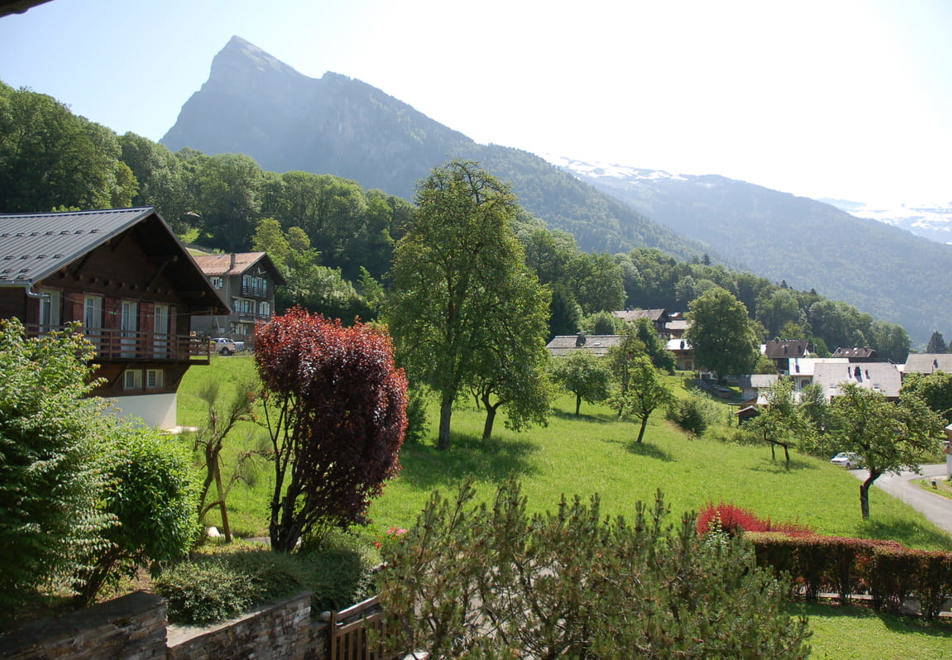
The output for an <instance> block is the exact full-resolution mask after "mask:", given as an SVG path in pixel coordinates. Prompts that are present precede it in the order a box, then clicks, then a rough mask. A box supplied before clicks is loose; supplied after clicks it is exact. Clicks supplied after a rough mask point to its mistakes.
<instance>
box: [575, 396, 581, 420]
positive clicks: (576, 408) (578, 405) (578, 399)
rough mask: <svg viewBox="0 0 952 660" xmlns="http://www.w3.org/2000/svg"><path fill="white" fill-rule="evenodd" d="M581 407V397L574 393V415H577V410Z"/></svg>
mask: <svg viewBox="0 0 952 660" xmlns="http://www.w3.org/2000/svg"><path fill="white" fill-rule="evenodd" d="M581 407H582V397H580V396H579V395H577V394H576V395H575V416H576V417H578V411H579V409H580V408H581Z"/></svg>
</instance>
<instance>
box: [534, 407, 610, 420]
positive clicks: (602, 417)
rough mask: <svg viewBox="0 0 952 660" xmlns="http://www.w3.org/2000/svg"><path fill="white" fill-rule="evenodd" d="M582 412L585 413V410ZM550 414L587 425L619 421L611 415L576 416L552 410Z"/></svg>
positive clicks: (572, 413)
mask: <svg viewBox="0 0 952 660" xmlns="http://www.w3.org/2000/svg"><path fill="white" fill-rule="evenodd" d="M582 410H583V411H584V408H583V409H582ZM549 414H550V415H551V416H552V417H558V418H559V419H564V420H566V421H569V422H585V423H586V424H611V423H612V422H617V421H618V418H617V417H614V416H611V415H586V414H585V412H582V413H580V414H579V415H578V416H576V415H575V413H574V412H568V411H565V410H552V411H551V412H550V413H549Z"/></svg>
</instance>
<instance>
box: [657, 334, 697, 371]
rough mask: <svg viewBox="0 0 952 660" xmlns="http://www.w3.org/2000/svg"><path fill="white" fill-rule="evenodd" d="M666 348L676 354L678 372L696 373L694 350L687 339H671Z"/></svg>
mask: <svg viewBox="0 0 952 660" xmlns="http://www.w3.org/2000/svg"><path fill="white" fill-rule="evenodd" d="M664 347H665V348H666V349H667V350H669V351H671V352H672V353H674V358H675V361H676V362H677V369H678V371H694V348H693V347H692V346H691V343H690V342H689V341H688V340H686V339H676V338H671V339H669V340H668V341H667V342H666V343H665V345H664Z"/></svg>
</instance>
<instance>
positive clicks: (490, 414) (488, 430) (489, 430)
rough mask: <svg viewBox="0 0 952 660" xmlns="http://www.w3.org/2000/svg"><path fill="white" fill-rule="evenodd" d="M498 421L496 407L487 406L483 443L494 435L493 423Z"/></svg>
mask: <svg viewBox="0 0 952 660" xmlns="http://www.w3.org/2000/svg"><path fill="white" fill-rule="evenodd" d="M495 421H496V406H486V423H485V424H483V441H484V442H485V441H486V440H489V439H490V438H491V437H492V435H493V422H495Z"/></svg>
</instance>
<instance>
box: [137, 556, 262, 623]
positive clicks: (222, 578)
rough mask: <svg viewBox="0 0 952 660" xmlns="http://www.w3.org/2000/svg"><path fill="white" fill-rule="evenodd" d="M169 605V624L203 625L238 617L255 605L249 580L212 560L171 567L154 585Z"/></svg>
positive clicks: (254, 595)
mask: <svg viewBox="0 0 952 660" xmlns="http://www.w3.org/2000/svg"><path fill="white" fill-rule="evenodd" d="M154 586H155V593H157V594H158V595H159V596H162V597H163V598H165V599H166V600H167V601H168V608H169V610H168V611H169V621H170V622H172V623H184V624H192V625H204V624H208V623H214V622H218V621H224V620H225V619H230V618H232V617H235V616H238V615H239V614H241V613H242V612H244V611H246V610H247V609H249V608H250V607H251V606H252V604H253V603H254V601H255V599H256V596H257V590H256V588H255V584H254V582H253V580H252V579H251V577H250V576H249V575H248V574H246V573H244V572H241V571H239V570H235V569H233V568H232V567H231V566H229V565H228V564H227V563H225V562H223V561H221V560H218V559H215V560H206V561H200V562H187V563H181V564H177V565H175V566H173V567H172V568H170V569H169V570H168V571H166V572H165V573H163V574H162V576H161V577H159V578H158V579H157V580H156V581H155V583H154Z"/></svg>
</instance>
